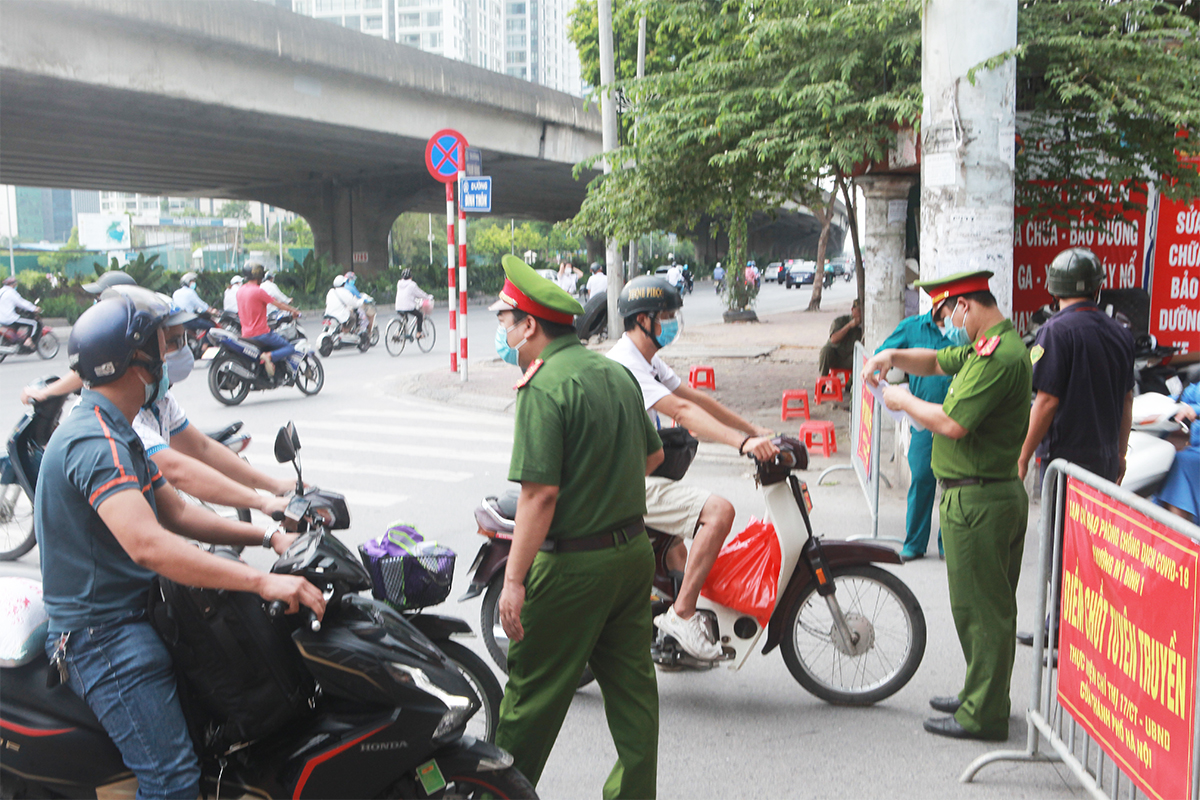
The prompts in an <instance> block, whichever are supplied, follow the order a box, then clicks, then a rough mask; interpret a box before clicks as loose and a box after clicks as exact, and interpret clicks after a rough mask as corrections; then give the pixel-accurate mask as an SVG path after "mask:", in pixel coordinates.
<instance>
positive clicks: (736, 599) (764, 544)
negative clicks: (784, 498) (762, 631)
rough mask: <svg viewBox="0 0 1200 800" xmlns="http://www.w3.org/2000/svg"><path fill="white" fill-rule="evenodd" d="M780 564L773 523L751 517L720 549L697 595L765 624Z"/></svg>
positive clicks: (770, 608)
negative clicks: (742, 529) (742, 528)
mask: <svg viewBox="0 0 1200 800" xmlns="http://www.w3.org/2000/svg"><path fill="white" fill-rule="evenodd" d="M782 563H783V556H782V555H780V552H779V539H778V538H777V537H776V536H775V526H774V525H772V524H771V523H769V522H763V521H761V520H757V519H754V518H753V517H751V518H750V524H749V525H747V526H746V529H745V530H744V531H742V532H741V533H739V534H738V535H737V536H735V537H733V538H732V539H730V540H729V541H727V542H725V546H724V547H722V548H721V552H720V553H719V554H718V555H717V560H716V561H715V562H713V567H712V570H711V571H710V572H709V573H708V580H707V581H705V582H704V587H703V588H702V589H701V590H700V594H702V595H704V596H705V597H707V598H708V599H709V600H712V601H714V602H716V603H720V604H721V605H723V606H728V607H729V608H732V609H733V610H735V611H740V612H742V613H743V614H749V615H751V616H753V617H754V618H755V619H757V620H758V623H759V624H760V625H762V626H763V627H766V625H767V623H768V622H770V620H771V612H772V611H773V610H774V608H775V596H776V594H778V592H779V568H780V566H781V564H782Z"/></svg>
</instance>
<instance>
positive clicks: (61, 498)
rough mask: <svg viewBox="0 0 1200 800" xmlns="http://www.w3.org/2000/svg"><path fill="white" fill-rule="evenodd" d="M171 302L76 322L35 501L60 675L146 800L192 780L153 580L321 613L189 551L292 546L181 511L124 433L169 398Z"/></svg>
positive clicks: (264, 581) (184, 507)
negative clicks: (68, 396)
mask: <svg viewBox="0 0 1200 800" xmlns="http://www.w3.org/2000/svg"><path fill="white" fill-rule="evenodd" d="M170 310H171V307H170V304H169V301H168V299H167V298H164V297H162V296H160V295H155V294H154V293H153V292H151V291H149V290H146V289H142V290H138V292H131V293H129V294H126V295H121V296H119V297H114V298H111V299H107V300H102V301H100V302H99V303H98V304H96V305H94V306H92V307H91V308H89V309H88V310H87V311H85V312H84V313H83V315H81V316H80V318H79V320H78V321H77V322H76V323H75V326H74V327H73V328H72V330H71V338H70V340H69V343H68V345H67V351H68V354H69V361H70V365H71V368H72V369H73V370H75V371H76V372H77V373H79V375H80V376H81V377H82V378H83V380H84V385H85V386H86V387H87V388H86V389H85V391H84V392H83V396H82V398H81V399H80V402H79V405H78V406H76V408H75V409H74V410H73V411H72V413H71V414H70V415H69V416H68V417H67V419H66V420H65V421H64V422H63V423H62V425H60V426H59V428H58V430H57V431H55V432H54V435H53V436H52V437H51V438H50V442H49V444H48V445H47V447H46V453H45V456H44V457H43V459H42V466H41V471H40V472H39V474H38V485H37V491H36V495H35V497H34V515H35V529H36V531H37V540H38V547H39V550H40V552H41V560H42V564H41V566H42V583H43V590H44V599H45V604H46V610H47V612H48V614H49V616H50V628H49V630H50V634H49V636H48V637H47V641H46V651H47V654H48V655H49V656H50V658H51V660H52V661H55V662H57V663H58V664H60V665H62V666H63V667H64V668H65V670H66V680H67V682H68V683H69V684H70V686H71V689H72V690H74V691H75V693H76V694H78V695H79V696H80V697H82V698H83V699H84V700H86V701H87V703H88V705H89V706H90V707H91V708H92V710H93V711H94V712H95V714H96V716H97V717H98V718H99V720H100V722H101V724H102V725H103V726H104V729H105V731H107V732H108V734H109V736H110V737H111V738H112V740H113V743H114V744H115V745H116V746H117V749H118V750H120V752H121V757H122V758H123V759H124V761H125V764H126V766H128V767H129V769H130V770H132V771H133V774H134V776H135V777H136V778H137V780H138V791H137V796H138V798H139V800H140V799H141V798H148V797H155V798H158V797H163V798H168V797H169V798H174V797H180V798H189V800H190V798H195V797H196V795H197V793H198V791H199V778H200V770H199V765H198V763H197V760H196V754H195V751H194V749H193V747H192V742H191V740H190V738H189V737H188V731H187V725H186V722H185V721H184V718H183V713H182V710H181V709H180V705H179V698H178V696H177V694H176V688H175V675H174V670H173V668H172V664H171V658H170V654H169V653H168V652H167V650H166V647H165V646H164V645H163V643H162V640H161V639H159V638H158V634H157V633H155V631H154V629H153V628H152V627H151V626H150V624H149V622H148V621H147V620H146V614H145V608H146V601H147V597H148V593H149V590H150V586H151V581H152V580H153V578H154V575H155V573H158V574H161V575H163V576H165V577H167V578H170V579H171V580H174V581H177V582H179V583H184V584H187V585H189V586H199V587H203V588H211V589H230V590H235V591H250V592H255V593H257V594H259V595H261V596H262V597H263V598H264V599H267V600H282V601H284V602H286V603H287V604H288V607H289V608H288V610H289V611H296V610H298V609H299V606H300V605H301V604H303V605H306V606H308V607H309V608H312V609H313V610H314V611H315V612H316V613H317V614H318V615H321V614H322V613H323V612H324V606H325V604H324V601H323V599H322V597H321V593H320V592H319V591H318V590H317V589H316V587H314V586H313V585H312V584H311V583H309V582H308V581H306V580H304V579H302V578H297V577H295V576H290V575H271V574H269V573H264V572H260V571H258V570H256V569H253V568H251V567H249V566H247V565H246V564H243V563H240V562H236V561H231V560H229V559H223V558H219V557H217V556H215V555H213V554H211V553H208V552H206V551H204V550H201V549H199V548H197V547H193V546H192V545H191V544H189V543H188V542H187V541H185V540H184V539H183V538H181V537H179V536H175V535H174V534H173V533H172V531H173V532H175V533H180V534H183V535H184V536H188V537H190V538H192V539H197V540H200V541H206V542H211V543H214V544H240V545H247V544H258V543H260V542H261V543H262V544H263V545H264V546H265V547H274V549H275V550H276V551H277V552H281V553H282V552H283V551H284V550H285V549H286V548H287V546H288V545H289V544H290V543H291V541H292V539H294V537H292V536H289V535H287V534H283V533H282V532H277V531H271V532H269V533H267V535H266V536H265V537H264V536H263V534H262V531H261V530H259V529H257V528H255V527H254V526H252V525H250V524H249V523H243V522H237V521H235V520H226V519H224V518H222V517H219V516H217V515H216V514H214V513H212V512H211V511H209V510H207V509H205V508H202V507H201V506H197V505H193V504H190V503H185V502H184V501H183V500H182V499H181V498H180V497H179V495H177V494H176V493H175V491H174V489H172V488H171V486H170V484H168V483H167V482H166V481H165V480H164V479H163V477H162V474H161V473H160V472H159V471H158V468H157V467H156V466H155V465H154V463H153V462H152V461H150V460H149V458H148V457H147V456H146V453H145V450H144V449H143V448H142V445H141V441H140V440H139V438H138V436H137V434H135V433H134V431H133V427H132V421H133V418H134V417H135V416H136V415H137V413H138V411H139V409H141V408H142V407H143V406H146V405H150V404H153V403H154V402H156V401H157V400H158V399H159V398H160V397H161V396H162V395H163V394H164V393H165V392H166V388H167V383H168V381H167V376H166V370H165V367H164V364H163V358H162V354H163V353H164V351H165V347H166V343H165V340H164V337H163V333H162V327H163V326H164V325H165V324H167V320H168V316H169V314H170Z"/></svg>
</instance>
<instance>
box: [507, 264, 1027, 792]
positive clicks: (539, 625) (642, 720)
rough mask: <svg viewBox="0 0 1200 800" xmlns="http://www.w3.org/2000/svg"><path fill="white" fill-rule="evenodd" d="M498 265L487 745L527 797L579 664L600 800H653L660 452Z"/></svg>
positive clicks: (634, 395) (519, 268) (629, 392)
mask: <svg viewBox="0 0 1200 800" xmlns="http://www.w3.org/2000/svg"><path fill="white" fill-rule="evenodd" d="M503 264H504V272H505V275H506V278H507V280H506V281H505V283H504V288H503V289H502V290H501V292H500V300H499V302H497V303H496V304H495V305H493V306H492V307H491V310H493V311H497V312H498V313H497V314H496V316H497V318H498V319H499V322H500V327H499V328H498V329H497V331H496V351H497V352H498V353H499V354H500V356H501V358H503V359H504V360H505V361H507V362H509V363H511V364H519V365H520V366H521V367H522V368H524V369H525V374H524V376H523V377H522V378H521V380H520V381H519V382H518V384H517V390H518V391H517V406H516V428H515V431H514V440H513V453H512V461H511V463H510V466H509V473H508V477H509V480H513V481H519V482H520V484H521V496H520V500H519V501H518V504H517V518H516V529H515V531H514V532H513V543H512V551H511V554H510V555H509V559H508V565H507V567H506V569H505V573H504V588H503V590H502V592H501V594H500V623H501V625H502V626H503V627H504V632H505V633H506V634H508V637H509V640H510V642H511V645H510V648H509V652H508V667H509V673H508V685H507V687H506V688H505V692H504V702H503V703H502V704H501V706H500V724H499V727H498V729H497V731H496V743H497V744H498V745H499V746H501V747H503V748H504V749H506V750H508V751H509V752H510V753H512V755H513V758H514V764H515V766H516V767H517V768H518V769H519V770H520V771H521V772H522V773H523V774H524V775H525V776H526V777H527V778H528V779H529V780H530V782H532V783H533V784H534V785H535V786H536V785H537V782H538V780H539V778H540V777H541V774H542V769H543V768H544V767H545V764H546V759H547V758H548V757H549V755H550V750H551V748H552V747H553V746H554V740H555V739H556V738H557V737H558V731H559V728H560V727H561V726H562V722H563V719H564V718H565V717H566V714H567V709H568V708H569V707H570V705H571V699H572V698H573V697H574V695H575V689H576V687H577V686H578V684H579V678H580V676H581V675H582V673H583V669H584V667H585V666H586V665H589V664H590V665H591V669H592V672H593V674H594V675H595V676H596V682H597V683H598V684H599V685H600V691H601V693H602V694H603V695H604V711H605V714H606V716H607V718H608V728H609V731H610V733H611V734H612V738H613V743H614V744H615V745H616V750H617V764H616V766H614V767H613V770H612V773H611V774H610V775H609V777H608V780H607V781H606V782H605V784H604V797H606V798H612V797H622V798H646V797H654V796H655V793H656V782H657V772H658V685H657V683H656V681H655V675H654V665H653V663H652V662H651V661H650V641H651V640H652V638H653V633H652V627H651V619H650V603H649V599H650V588H651V584H652V581H653V577H654V552H653V550H652V549H651V546H650V541H649V539H648V538H647V537H646V532H645V530H646V529H645V525H644V524H643V520H642V517H643V515H644V514H645V513H646V482H645V476H646V475H647V474H649V473H650V472H652V471H653V470H654V469H656V468H657V467H658V465H659V464H660V463H661V462H662V458H663V453H662V442H661V441H660V440H659V438H658V434H657V433H656V432H655V430H654V426H653V424H652V423H651V422H650V418H649V417H648V416H647V415H646V413H645V411H644V410H643V408H642V393H641V390H640V389H639V388H638V385H637V383H636V382H635V381H634V379H633V376H632V375H630V374H629V371H628V370H627V369H625V367H623V366H621V365H620V364H618V363H616V362H615V361H612V360H610V359H608V358H605V357H604V356H602V355H600V354H599V353H594V352H592V351H591V350H588V349H587V348H585V347H583V346H582V345H581V344H580V342H579V338H578V337H577V336H576V335H575V329H574V327H573V325H572V321H573V317H574V315H576V314H580V313H582V312H583V308H582V307H581V306H580V305H579V303H578V302H576V301H575V299H574V298H573V297H571V296H570V295H569V294H567V293H566V292H564V291H563V290H562V289H561V288H559V287H558V286H556V285H555V284H553V283H551V282H550V281H548V280H546V279H545V278H543V277H541V276H540V275H538V274H537V273H536V272H534V271H533V269H532V268H531V267H529V266H528V265H527V264H525V263H524V262H522V261H521V260H520V259H518V258H515V257H513V256H504V258H503ZM1010 638H1011V637H1010Z"/></svg>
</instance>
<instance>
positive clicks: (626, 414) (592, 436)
mask: <svg viewBox="0 0 1200 800" xmlns="http://www.w3.org/2000/svg"><path fill="white" fill-rule="evenodd" d="M517 263H518V264H520V265H521V267H525V265H524V264H521V263H520V262H519V261H518V262H517ZM526 269H528V267H526ZM505 271H506V273H508V276H509V280H510V282H511V283H508V284H506V285H505V291H504V292H502V294H501V298H502V300H504V301H505V302H508V303H509V305H510V306H512V307H514V308H521V310H525V309H524V308H522V306H523V305H524V300H526V299H528V298H519V300H520V302H515V303H514V302H510V301H509V300H508V298H506V296H505V295H506V294H507V295H508V296H509V297H510V298H511V297H513V296H515V294H516V292H515V291H514V290H521V291H524V293H525V294H526V295H529V294H532V293H534V292H536V293H537V298H538V299H539V300H541V301H542V302H547V303H556V304H560V305H556V306H555V307H562V306H564V305H565V303H562V301H561V300H560V299H559V298H558V297H557V295H555V294H553V293H551V292H548V291H546V290H545V289H544V288H543V287H541V285H540V284H537V283H533V281H532V279H531V278H530V277H529V275H532V276H533V278H536V280H537V281H540V282H542V283H544V284H546V285H547V286H550V285H551V284H549V282H548V281H545V279H543V278H541V277H540V276H537V275H536V273H533V271H532V270H529V274H525V272H524V270H521V269H520V268H515V266H514V268H513V269H510V264H509V263H507V261H506V263H505ZM554 289H555V290H556V291H558V292H561V289H558V287H554ZM562 295H563V297H564V298H567V299H569V300H571V302H572V303H573V302H575V301H574V300H573V299H571V298H570V297H569V296H568V295H566V293H565V292H564V293H562ZM568 307H569V306H568ZM530 313H533V312H530ZM534 316H539V315H538V314H537V313H534ZM519 385H520V387H521V388H520V389H519V390H518V394H517V405H516V428H515V436H514V442H513V453H512V460H511V464H510V467H509V474H508V477H509V480H514V481H528V482H531V483H538V484H545V485H551V486H557V487H559V492H558V500H557V503H556V505H555V510H554V516H553V519H552V521H551V523H550V529H549V533H548V535H547V541H549V542H553V541H558V540H569V539H581V538H585V537H593V536H596V535H598V534H606V533H610V532H616V531H619V530H622V529H625V530H629V525H630V523H634V529H636V527H637V525H638V524H640V520H641V517H642V516H643V515H644V514H645V513H646V490H645V471H646V458H647V457H648V456H649V455H651V454H652V453H655V452H657V451H658V450H660V449H661V448H662V442H661V441H660V440H659V438H658V434H657V433H656V432H655V430H654V426H653V425H652V424H651V423H650V420H649V417H647V415H646V413H645V411H643V408H642V396H641V391H640V390H639V389H638V387H637V383H636V382H635V381H634V380H633V377H632V376H631V375H630V374H629V372H628V371H627V370H626V369H625V368H624V367H622V366H621V365H620V364H617V363H616V362H614V361H611V360H609V359H607V358H605V357H604V356H602V355H600V354H598V353H594V352H592V351H590V350H588V349H587V348H585V347H583V346H582V345H581V344H580V342H579V340H578V339H577V338H576V337H575V336H572V335H567V336H561V337H558V338H556V339H554V340H553V341H551V342H550V343H549V344H547V345H546V347H545V348H544V349H543V351H542V353H541V354H540V358H539V359H538V360H536V361H534V363H533V364H532V365H531V366H530V369H529V370H528V371H527V372H526V374H525V377H524V378H523V379H522V381H521V383H520V384H519ZM614 541H619V542H620V543H618V544H615V545H613V546H608V547H604V548H603V549H596V550H589V551H585V552H563V553H551V552H539V553H538V554H537V556H536V557H535V559H534V561H533V564H532V566H531V567H530V569H529V573H528V575H527V577H526V581H525V592H526V594H525V604H524V606H523V607H522V610H521V625H522V627H523V628H524V629H525V637H524V638H523V639H522V640H521V641H519V642H513V643H512V644H511V646H510V648H509V653H508V667H509V677H508V685H507V687H506V688H505V693H504V702H503V704H502V705H501V707H500V724H499V728H498V730H497V731H496V743H497V744H498V745H499V746H500V747H503V748H504V749H505V750H508V751H509V752H510V753H512V755H513V758H514V763H515V766H516V767H517V768H518V769H519V770H520V771H521V772H522V773H523V774H524V775H525V776H526V777H527V778H528V779H529V780H530V781H531V782H532V783H534V784H535V785H536V784H537V782H538V780H539V778H540V777H541V774H542V769H543V768H544V767H545V764H546V759H547V758H548V757H549V755H550V750H551V748H552V747H553V745H554V741H555V739H556V738H557V736H558V731H559V729H560V727H561V726H562V722H563V719H564V718H565V717H566V714H567V709H568V708H569V707H570V705H571V700H572V698H573V697H574V695H575V690H576V687H577V686H578V683H579V678H580V676H581V675H582V673H583V669H584V667H585V666H586V665H588V664H589V663H590V665H591V669H592V672H593V674H595V676H596V681H597V683H598V684H599V686H600V691H601V693H602V694H603V696H604V708H605V714H606V716H607V718H608V726H609V731H610V733H611V734H612V737H613V743H614V744H615V745H616V750H617V763H616V765H615V766H614V767H613V770H612V773H611V774H610V775H609V778H608V780H607V781H606V782H605V785H604V797H606V798H610V797H628V798H635V797H636V798H645V797H654V796H655V793H656V788H657V787H656V783H657V768H658V687H657V683H656V681H655V673H654V665H653V663H652V662H651V660H650V647H649V645H650V642H651V640H652V638H653V629H652V624H651V612H650V603H649V598H650V589H651V584H652V581H653V577H654V553H653V550H652V548H651V546H650V542H649V539H647V537H646V536H645V534H644V533H638V534H636V535H632V536H624V535H615V536H614Z"/></svg>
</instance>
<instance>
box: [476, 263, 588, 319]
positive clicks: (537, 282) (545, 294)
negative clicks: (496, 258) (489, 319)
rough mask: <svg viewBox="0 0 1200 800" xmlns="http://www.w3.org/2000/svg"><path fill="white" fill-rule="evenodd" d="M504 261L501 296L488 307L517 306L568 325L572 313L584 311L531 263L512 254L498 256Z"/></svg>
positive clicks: (519, 308) (504, 308)
mask: <svg viewBox="0 0 1200 800" xmlns="http://www.w3.org/2000/svg"><path fill="white" fill-rule="evenodd" d="M500 263H501V264H503V265H504V288H503V289H501V290H500V299H499V300H497V301H496V302H495V303H493V304H492V305H491V306H490V307H489V308H488V310H489V311H505V310H512V309H517V310H519V311H524V312H525V313H526V314H529V315H531V316H534V317H538V318H539V319H544V320H547V321H548V322H557V323H560V324H562V325H570V324H572V323H573V322H574V321H575V316H576V315H578V314H582V313H583V306H581V305H579V301H578V300H576V299H575V298H574V297H571V295H569V294H567V293H566V292H565V291H563V290H562V287H560V286H559V285H558V284H557V283H555V282H554V281H550V280H547V279H545V278H543V277H542V276H541V275H538V274H537V272H536V271H535V270H534V268H533V267H531V266H529V265H528V264H526V263H525V262H524V261H522V260H521V259H519V258H517V257H516V256H514V255H505V256H504V257H503V258H501V259H500Z"/></svg>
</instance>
